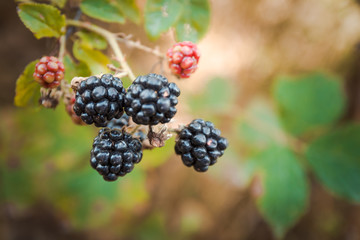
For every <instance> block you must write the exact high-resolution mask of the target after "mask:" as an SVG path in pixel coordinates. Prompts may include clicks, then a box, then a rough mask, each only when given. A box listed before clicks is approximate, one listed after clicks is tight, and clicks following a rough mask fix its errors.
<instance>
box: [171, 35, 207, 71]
mask: <svg viewBox="0 0 360 240" xmlns="http://www.w3.org/2000/svg"><path fill="white" fill-rule="evenodd" d="M166 56H167V57H168V61H169V68H170V70H171V72H172V73H173V74H175V75H176V76H178V77H180V78H188V77H190V75H191V74H192V73H194V72H195V71H196V69H197V65H198V62H199V58H200V52H199V50H198V49H197V47H196V44H194V43H192V42H189V41H185V42H180V43H176V44H175V45H174V46H173V47H172V48H170V49H169V50H168V51H167V54H166Z"/></svg>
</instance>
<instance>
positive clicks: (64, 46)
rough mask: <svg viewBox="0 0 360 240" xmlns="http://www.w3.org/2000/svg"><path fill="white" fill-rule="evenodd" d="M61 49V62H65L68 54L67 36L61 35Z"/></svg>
mask: <svg viewBox="0 0 360 240" xmlns="http://www.w3.org/2000/svg"><path fill="white" fill-rule="evenodd" d="M59 41H60V48H59V57H58V59H59V61H61V62H62V61H63V59H64V56H65V52H66V35H61V37H60V39H59Z"/></svg>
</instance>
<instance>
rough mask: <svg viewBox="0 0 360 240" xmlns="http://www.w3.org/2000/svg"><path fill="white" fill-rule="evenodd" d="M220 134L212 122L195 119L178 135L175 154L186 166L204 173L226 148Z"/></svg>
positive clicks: (226, 142) (225, 141) (225, 142)
mask: <svg viewBox="0 0 360 240" xmlns="http://www.w3.org/2000/svg"><path fill="white" fill-rule="evenodd" d="M220 134H221V132H220V130H218V129H216V128H215V127H214V124H213V123H212V122H209V121H206V122H205V121H204V120H202V119H195V120H193V121H192V122H191V123H190V124H189V125H187V126H186V127H185V128H184V129H183V130H181V132H180V133H179V135H178V139H177V141H176V144H175V152H176V154H178V155H181V159H182V161H183V163H184V164H185V165H186V166H188V167H191V166H193V167H194V169H195V170H196V171H198V172H205V171H207V170H208V168H209V166H210V165H213V164H215V163H216V161H217V158H218V157H221V156H222V155H223V154H224V150H225V149H226V148H227V145H228V141H227V140H226V138H223V137H221V136H220Z"/></svg>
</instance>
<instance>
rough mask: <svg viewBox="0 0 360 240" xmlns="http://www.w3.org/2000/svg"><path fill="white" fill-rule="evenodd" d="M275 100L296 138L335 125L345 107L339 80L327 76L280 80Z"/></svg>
mask: <svg viewBox="0 0 360 240" xmlns="http://www.w3.org/2000/svg"><path fill="white" fill-rule="evenodd" d="M274 98H275V100H276V101H277V103H278V105H279V110H280V113H281V119H282V121H283V123H284V126H285V127H286V129H287V130H288V131H289V132H291V133H292V134H294V135H301V134H304V133H306V132H307V131H314V130H316V127H325V126H327V125H329V124H331V123H334V122H335V121H336V120H338V119H339V117H340V116H341V114H342V113H343V111H344V106H345V94H344V92H343V89H342V86H341V83H340V81H339V79H337V78H335V77H333V76H330V75H328V74H323V73H313V74H309V75H306V76H300V77H297V78H291V77H279V78H278V79H277V81H276V83H275V86H274Z"/></svg>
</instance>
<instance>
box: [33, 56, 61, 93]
mask: <svg viewBox="0 0 360 240" xmlns="http://www.w3.org/2000/svg"><path fill="white" fill-rule="evenodd" d="M64 71H65V67H64V64H63V63H62V62H61V61H59V60H58V59H57V58H56V57H53V56H51V57H47V56H45V57H42V58H41V59H40V61H39V62H38V63H37V64H36V65H35V72H34V74H33V77H34V79H35V81H37V82H38V83H40V84H41V86H43V87H44V88H56V87H58V86H59V85H60V81H61V80H62V79H63V78H64Z"/></svg>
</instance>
